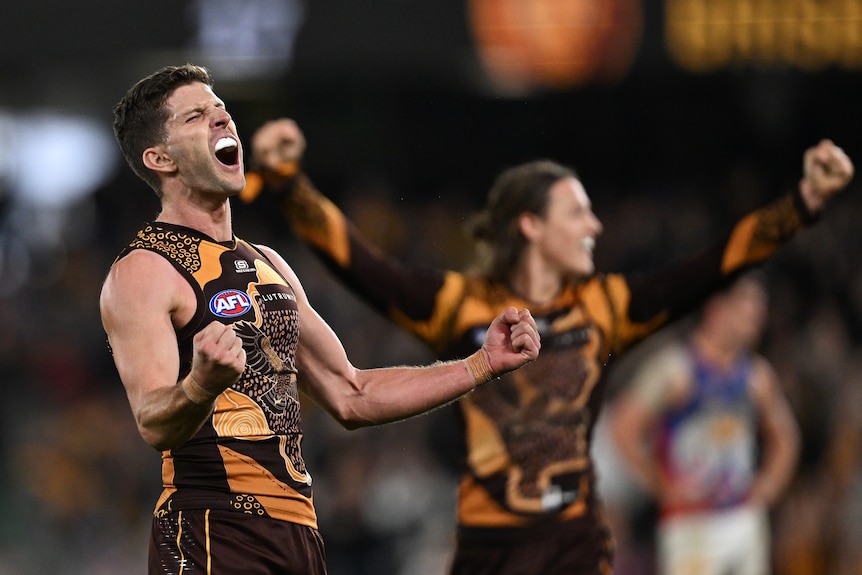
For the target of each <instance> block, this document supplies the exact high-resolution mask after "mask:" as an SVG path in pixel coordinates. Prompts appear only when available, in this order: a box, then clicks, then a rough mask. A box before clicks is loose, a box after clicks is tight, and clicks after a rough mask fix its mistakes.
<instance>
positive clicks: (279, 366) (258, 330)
mask: <svg viewBox="0 0 862 575" xmlns="http://www.w3.org/2000/svg"><path fill="white" fill-rule="evenodd" d="M137 249H144V250H148V251H151V252H153V253H156V254H159V255H161V256H162V257H164V258H166V259H167V260H168V261H169V262H171V264H173V266H174V267H175V268H176V270H177V271H178V272H179V273H180V274H181V275H182V276H183V277H184V278H185V279H186V280H187V281H188V282H189V284H190V285H191V286H192V288H193V289H194V292H195V294H196V297H197V310H196V313H195V315H194V317H193V319H192V320H191V321H190V322H189V323H188V325H186V326H185V327H183V328H182V329H181V330H179V332H178V333H177V344H178V346H179V351H180V373H179V377H180V379H182V378H183V377H185V376H186V375H187V374H188V373H189V371H190V370H191V361H192V338H193V337H194V335H195V334H196V333H197V332H198V331H200V330H201V329H203V328H204V327H205V326H207V325H208V324H209V323H211V322H212V321H213V320H216V321H220V322H222V323H223V324H225V325H229V326H231V327H233V329H234V330H235V331H236V333H237V334H238V335H239V337H240V338H241V339H242V342H243V349H244V350H245V352H246V358H247V359H246V368H245V371H244V373H243V374H242V376H241V377H240V379H239V381H237V382H236V383H235V384H233V386H231V387H230V388H228V389H226V390H225V391H224V392H223V393H222V394H221V395H219V397H218V398H217V400H216V404H215V409H214V411H213V414H212V415H211V416H210V417H209V419H208V420H207V421H206V422H205V423H204V425H203V426H202V428H201V429H200V430H199V431H198V432H197V433H196V434H195V436H194V437H192V438H191V439H190V440H189V441H187V442H186V443H184V444H183V445H180V446H178V447H175V448H173V449H170V450H167V451H164V452H163V454H162V481H163V484H164V490H163V492H162V495H161V497H160V498H159V501H158V503H157V505H156V510H155V514H156V515H157V516H161V515H164V514H167V513H171V512H174V511H180V510H184V509H228V510H232V511H237V512H240V513H248V514H252V515H259V516H269V517H272V518H275V519H281V520H285V521H292V522H294V523H299V524H302V525H307V526H310V527H314V528H316V527H317V518H316V514H315V510H314V506H313V502H312V492H311V476H310V475H309V474H308V472H307V471H306V468H305V463H304V461H303V459H302V454H301V451H300V441H301V438H302V433H301V430H300V412H299V397H298V392H297V386H296V368H295V367H294V364H295V357H296V347H297V343H298V340H299V318H298V311H297V305H296V297H295V295H294V291H293V289H292V288H291V286H290V285H289V284H288V283H287V281H286V280H285V279H284V277H282V276H281V274H279V273H278V272H277V271H276V270H275V267H274V266H273V265H272V263H271V262H270V261H269V260H268V259H267V257H266V256H264V255H263V254H262V253H261V252H260V251H259V250H258V249H256V248H255V247H254V246H252V245H251V244H249V243H247V242H245V241H243V240H241V239H239V238H236V237H234V239H233V240H232V241H229V242H216V241H214V240H212V239H211V238H208V237H207V236H205V235H204V234H201V233H200V232H197V231H195V230H193V229H190V228H186V227H183V226H178V225H172V224H167V223H161V222H156V223H151V224H148V225H146V226H145V227H144V228H143V229H142V230H140V231H139V232H138V233H137V236H136V237H135V239H134V241H132V242H131V243H130V244H129V246H128V247H126V248H125V249H124V250H123V252H122V253H121V254H120V256H119V257H118V258H117V260H119V259H121V258H123V257H125V256H126V255H127V254H129V253H130V252H132V251H133V250H137Z"/></svg>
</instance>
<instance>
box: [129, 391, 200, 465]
mask: <svg viewBox="0 0 862 575" xmlns="http://www.w3.org/2000/svg"><path fill="white" fill-rule="evenodd" d="M189 383H190V382H188V381H187V378H186V379H183V380H182V381H180V382H179V383H177V385H175V386H172V387H166V388H160V389H158V390H155V391H152V392H150V393H149V394H148V395H147V397H145V398H142V399H141V400H139V401H137V402H136V408H135V409H134V414H135V421H136V422H137V426H138V431H139V433H140V434H141V437H142V438H143V439H144V441H146V442H147V443H148V444H149V445H151V446H152V447H154V448H155V449H158V450H160V451H161V450H166V449H172V448H174V447H177V446H179V445H181V444H183V443H185V442H186V441H188V440H189V439H191V438H192V436H194V434H195V433H197V432H198V430H199V429H200V428H201V426H202V425H203V424H204V422H205V421H206V420H207V419H208V418H209V416H210V414H211V413H212V411H213V407H214V405H215V401H214V398H213V400H212V401H209V400H208V398H205V397H204V396H203V395H200V394H199V392H196V390H195V388H194V387H190V385H189ZM196 393H198V394H197V395H196Z"/></svg>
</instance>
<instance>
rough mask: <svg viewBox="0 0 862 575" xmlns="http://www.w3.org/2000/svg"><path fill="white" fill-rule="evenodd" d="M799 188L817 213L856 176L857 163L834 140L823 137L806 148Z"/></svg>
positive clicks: (809, 207) (810, 206) (811, 208)
mask: <svg viewBox="0 0 862 575" xmlns="http://www.w3.org/2000/svg"><path fill="white" fill-rule="evenodd" d="M802 171H803V175H802V180H801V181H800V182H799V191H800V193H801V194H802V198H803V199H804V200H805V203H806V205H807V206H808V209H809V210H810V211H811V212H812V213H816V212H818V211H819V210H821V209H822V208H823V205H824V204H825V203H826V201H827V200H829V198H831V197H832V196H834V195H835V194H836V193H838V192H839V191H841V190H842V189H844V188H845V187H846V186H847V184H849V183H850V180H851V179H852V178H853V162H852V161H851V160H850V158H849V157H848V156H847V154H845V153H844V150H842V149H841V148H839V147H838V146H836V145H835V144H834V143H833V142H832V141H831V140H821V141H820V142H819V143H818V144H817V145H816V146H814V147H811V148H809V149H807V150H806V151H805V154H804V156H803V159H802Z"/></svg>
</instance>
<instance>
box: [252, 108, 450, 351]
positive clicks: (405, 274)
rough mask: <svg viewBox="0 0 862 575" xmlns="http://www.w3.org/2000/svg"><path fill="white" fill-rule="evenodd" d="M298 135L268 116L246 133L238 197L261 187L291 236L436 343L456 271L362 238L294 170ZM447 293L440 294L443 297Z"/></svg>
mask: <svg viewBox="0 0 862 575" xmlns="http://www.w3.org/2000/svg"><path fill="white" fill-rule="evenodd" d="M304 150H305V140H304V137H303V135H302V132H301V131H300V130H299V127H298V126H297V125H296V123H295V122H293V121H292V120H288V119H280V120H274V121H271V122H267V123H266V124H264V125H263V126H261V127H260V128H259V129H258V130H257V131H256V132H255V134H254V137H253V138H252V155H253V160H252V165H253V166H254V170H253V171H252V172H250V173H249V174H247V176H246V181H247V185H246V189H245V190H244V191H243V194H242V195H241V198H243V199H244V200H245V201H252V200H254V198H255V197H256V196H257V195H258V194H259V193H260V191H261V189H262V188H263V187H266V188H267V190H268V192H269V193H270V194H274V195H275V197H276V198H277V200H278V202H279V203H280V206H281V208H282V210H283V212H284V215H285V218H286V219H287V221H288V222H289V224H290V227H291V229H292V231H293V232H294V233H295V234H296V236H297V237H298V238H299V239H301V240H302V241H303V242H305V243H306V244H307V245H308V246H309V247H310V248H311V249H312V250H313V251H314V252H315V254H316V255H317V256H318V257H319V258H320V259H321V260H322V261H323V262H324V264H325V265H326V266H327V267H328V268H329V269H330V270H331V271H332V272H333V274H334V275H335V276H336V277H337V278H338V279H339V281H341V282H342V283H343V284H344V285H345V286H346V287H347V288H348V289H350V290H351V291H353V292H354V293H356V294H357V295H358V296H359V297H361V298H362V299H363V300H365V302H366V303H368V304H369V305H370V306H372V307H373V308H374V309H376V310H377V311H378V312H379V313H381V314H383V315H386V316H388V317H389V318H390V319H391V320H393V321H395V322H396V323H397V324H399V325H400V326H401V327H402V328H404V329H405V330H407V331H410V332H412V333H413V334H414V335H416V336H418V337H419V338H420V339H422V340H424V341H425V342H426V343H428V344H429V345H431V347H432V348H439V347H441V345H442V344H441V341H440V340H441V339H442V338H445V334H442V333H441V332H440V327H439V326H440V325H445V324H446V322H445V321H444V320H442V319H441V318H444V317H446V316H448V315H449V314H448V310H446V309H443V307H444V306H445V304H444V303H443V300H441V298H440V294H441V293H444V292H446V293H448V292H450V291H451V290H450V289H449V286H451V285H453V284H455V283H458V282H460V281H461V276H460V274H457V273H455V272H451V271H442V270H437V269H432V268H429V267H423V266H421V265H418V266H406V265H403V264H402V263H401V262H399V261H397V260H396V259H394V258H392V257H390V256H389V255H387V254H385V253H383V252H382V251H381V250H380V249H379V248H378V247H377V246H375V245H373V244H372V243H371V242H370V241H369V240H367V239H366V238H365V237H364V236H363V235H362V234H361V233H360V232H359V230H358V229H357V228H356V226H355V225H353V223H352V222H350V221H349V220H348V219H347V217H346V216H345V214H344V213H343V212H342V211H341V210H340V209H339V208H338V207H337V206H336V205H335V204H334V203H333V202H332V201H330V200H329V198H327V197H325V196H324V195H323V194H321V193H320V192H319V191H318V190H317V188H316V187H315V186H314V184H313V183H312V182H311V180H310V179H309V178H308V177H307V176H306V175H305V174H303V173H302V172H301V171H299V167H298V162H299V159H300V158H301V156H302V153H303V151H304ZM446 301H448V300H446Z"/></svg>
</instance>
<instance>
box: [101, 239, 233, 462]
mask: <svg viewBox="0 0 862 575" xmlns="http://www.w3.org/2000/svg"><path fill="white" fill-rule="evenodd" d="M153 286H158V287H159V289H153ZM194 301H195V296H194V293H193V292H192V290H191V287H190V286H189V285H188V284H187V283H186V282H185V281H184V280H182V278H181V277H180V276H179V274H178V273H177V272H176V270H174V269H173V268H172V267H171V266H170V264H169V263H167V262H166V261H165V260H164V258H161V257H158V256H156V255H154V254H152V253H149V252H146V251H143V250H139V251H134V252H132V253H131V254H129V255H128V256H126V257H125V258H123V259H121V260H120V261H118V262H117V263H116V264H115V265H114V266H113V267H112V269H111V271H110V272H109V274H108V277H107V279H106V280H105V284H104V286H103V288H102V293H101V297H100V302H99V303H100V309H101V314H102V324H103V326H104V328H105V332H106V333H107V336H108V342H109V344H110V346H111V350H112V353H113V357H114V363H115V364H116V366H117V371H118V372H119V375H120V379H121V380H122V382H123V386H124V387H125V389H126V394H127V395H128V398H129V404H130V406H131V408H132V413H133V415H134V417H135V421H136V422H137V426H138V430H139V432H140V434H141V437H142V438H143V439H144V440H145V441H146V442H147V443H148V444H150V445H151V446H153V447H154V448H156V449H160V450H164V449H170V448H172V447H176V446H177V445H180V444H182V443H183V442H185V441H187V440H188V439H189V438H191V437H192V436H193V435H194V434H195V433H196V432H197V431H198V429H200V427H201V425H202V424H203V423H204V422H205V421H206V420H207V418H208V417H209V415H210V413H211V412H212V409H213V400H214V399H215V397H216V396H217V395H218V394H219V393H221V392H222V391H223V390H224V389H225V388H227V387H228V386H229V385H230V384H231V383H233V382H234V381H236V379H237V378H238V377H239V374H240V373H241V372H242V369H243V367H244V365H245V354H244V353H243V352H242V347H241V345H239V339H238V338H236V336H235V335H234V334H233V332H232V330H229V329H228V328H225V327H224V326H222V325H221V324H213V325H211V326H208V327H207V328H206V329H204V330H203V331H202V332H200V333H199V334H197V336H196V337H195V357H194V359H193V362H192V370H191V372H190V373H189V375H188V376H186V378H184V379H183V380H182V381H178V379H179V372H180V359H179V350H178V347H177V340H176V332H175V326H179V325H182V324H184V323H185V321H187V320H188V319H189V318H190V317H191V314H192V313H193V309H194V307H193V306H194ZM237 346H239V347H238V349H237ZM189 393H191V397H190V395H189ZM193 398H194V400H193Z"/></svg>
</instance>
